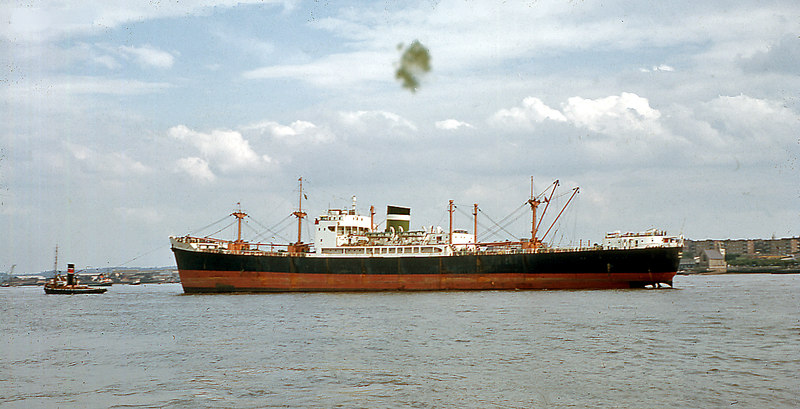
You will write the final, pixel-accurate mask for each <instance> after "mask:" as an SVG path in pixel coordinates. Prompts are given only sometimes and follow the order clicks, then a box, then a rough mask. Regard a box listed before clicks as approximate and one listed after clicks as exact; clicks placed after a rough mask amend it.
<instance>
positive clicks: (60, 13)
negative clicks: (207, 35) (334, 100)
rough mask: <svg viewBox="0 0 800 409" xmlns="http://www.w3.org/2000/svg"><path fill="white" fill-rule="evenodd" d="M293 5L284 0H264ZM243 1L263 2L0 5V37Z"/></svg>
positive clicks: (92, 28)
mask: <svg viewBox="0 0 800 409" xmlns="http://www.w3.org/2000/svg"><path fill="white" fill-rule="evenodd" d="M267 2H273V3H276V4H283V5H284V6H285V8H287V9H290V8H292V7H293V6H292V5H291V4H290V3H289V2H287V1H285V0H275V1H267ZM246 3H259V4H263V3H265V1H262V0H222V1H216V0H213V1H212V0H201V1H193V2H180V1H176V2H159V3H158V4H153V3H150V2H130V1H125V0H112V1H85V0H65V1H61V2H58V3H54V4H48V5H46V6H39V5H38V4H37V5H33V4H26V3H19V5H17V6H4V7H2V8H0V19H2V21H3V22H4V23H5V24H2V25H0V37H4V38H6V39H9V40H14V41H25V42H41V41H49V40H52V39H54V38H58V37H63V36H69V35H74V34H77V33H92V32H98V31H102V30H106V29H109V28H114V27H117V26H119V25H122V24H125V23H127V22H131V21H146V20H153V19H159V18H165V17H180V16H190V15H193V14H197V13H202V12H204V11H205V10H207V9H208V8H209V7H215V8H223V7H234V6H237V5H241V4H246Z"/></svg>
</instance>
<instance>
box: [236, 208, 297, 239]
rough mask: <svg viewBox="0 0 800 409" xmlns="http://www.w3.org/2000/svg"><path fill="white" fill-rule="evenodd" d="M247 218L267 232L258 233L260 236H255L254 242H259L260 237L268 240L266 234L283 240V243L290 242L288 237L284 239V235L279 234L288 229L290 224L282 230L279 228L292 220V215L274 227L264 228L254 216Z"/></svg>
mask: <svg viewBox="0 0 800 409" xmlns="http://www.w3.org/2000/svg"><path fill="white" fill-rule="evenodd" d="M247 217H248V218H249V219H250V220H252V221H253V222H254V223H255V224H257V225H258V226H259V227H261V228H262V229H264V230H266V231H262V232H258V234H257V235H256V236H255V238H254V240H258V239H259V237H263V238H266V237H267V236H266V234H267V233H272V237H277V238H279V239H281V240H283V241H285V242H287V243H288V242H289V240H288V239H287V238H286V237H283V236H282V235H281V234H280V233H279V232H280V231H282V230H284V229H286V228H287V227H288V224H287V225H286V226H284V227H281V228H280V229H279V228H278V226H280V225H281V224H283V223H285V222H286V221H287V220H290V219H291V218H292V215H291V214H290V215H287V216H286V217H284V218H283V219H281V221H279V222H277V223H275V224H274V225H273V226H272V227H266V226H264V225H263V224H261V223H260V222H259V221H258V220H256V219H254V218H253V216H249V215H248V216H247Z"/></svg>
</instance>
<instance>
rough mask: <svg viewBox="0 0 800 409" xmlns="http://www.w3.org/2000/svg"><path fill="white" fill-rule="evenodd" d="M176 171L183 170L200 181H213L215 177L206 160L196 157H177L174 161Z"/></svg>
mask: <svg viewBox="0 0 800 409" xmlns="http://www.w3.org/2000/svg"><path fill="white" fill-rule="evenodd" d="M175 165H176V167H177V170H178V171H182V172H185V173H186V174H188V175H189V176H191V177H193V178H195V179H196V180H198V181H200V182H206V183H207V182H213V181H214V179H216V176H215V175H214V172H212V171H211V168H209V167H208V162H206V161H205V160H203V159H200V158H197V157H189V158H182V159H178V161H177V162H176V164H175Z"/></svg>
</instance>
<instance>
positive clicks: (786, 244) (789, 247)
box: [683, 237, 800, 257]
mask: <svg viewBox="0 0 800 409" xmlns="http://www.w3.org/2000/svg"><path fill="white" fill-rule="evenodd" d="M704 250H716V251H720V250H722V251H723V254H730V255H734V254H736V255H743V256H789V255H797V253H798V252H800V237H789V238H782V239H736V240H732V239H727V240H712V239H706V240H689V239H685V240H684V241H683V251H684V256H690V257H695V256H700V255H701V254H702V253H703V251H704Z"/></svg>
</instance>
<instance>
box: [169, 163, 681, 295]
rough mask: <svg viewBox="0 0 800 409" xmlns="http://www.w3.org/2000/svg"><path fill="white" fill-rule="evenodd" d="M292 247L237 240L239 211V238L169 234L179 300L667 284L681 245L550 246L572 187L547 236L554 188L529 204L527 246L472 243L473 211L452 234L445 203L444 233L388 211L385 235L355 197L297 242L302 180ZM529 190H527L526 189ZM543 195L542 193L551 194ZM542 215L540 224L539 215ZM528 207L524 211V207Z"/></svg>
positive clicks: (638, 240)
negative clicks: (186, 296) (184, 296)
mask: <svg viewBox="0 0 800 409" xmlns="http://www.w3.org/2000/svg"><path fill="white" fill-rule="evenodd" d="M299 182H300V200H299V202H298V209H297V210H296V211H295V212H293V213H292V215H293V216H294V217H296V218H297V241H296V242H294V243H291V244H283V245H277V244H274V243H257V242H248V241H245V240H243V239H242V233H241V228H242V220H243V219H244V218H246V217H248V215H247V214H246V213H245V212H243V211H242V210H241V209H237V210H235V211H234V212H233V213H231V215H230V216H232V217H234V218H235V222H236V223H237V225H238V227H237V229H238V230H237V239H236V240H222V239H217V238H212V237H208V236H206V237H194V236H189V235H186V236H170V242H171V248H172V251H173V253H174V255H175V260H176V262H177V266H178V272H179V274H180V279H181V284H182V286H183V290H184V292H185V293H219V292H288V291H432V290H532V289H621V288H645V287H647V288H660V287H662V286H669V287H671V286H672V279H673V277H674V276H675V274H676V272H677V270H678V262H679V259H680V251H681V249H682V245H683V240H682V237H680V236H668V235H667V234H666V232H663V231H658V230H655V229H653V230H649V231H646V232H642V233H620V232H614V233H609V234H607V235H606V237H605V238H604V240H603V243H602V244H594V245H589V244H588V243H587V245H586V246H583V245H581V246H578V247H571V248H561V247H552V246H549V245H547V244H546V243H545V241H544V239H545V237H546V236H547V235H548V234H549V232H550V231H551V229H552V227H553V225H555V223H556V221H557V220H558V218H559V217H560V216H561V214H562V213H563V211H564V209H566V207H567V206H568V205H569V203H570V201H572V199H573V198H574V197H575V194H577V193H578V188H577V187H576V188H574V189H573V192H572V194H571V196H570V197H569V200H567V202H566V204H564V206H563V208H562V209H561V211H560V212H559V213H558V216H556V217H555V219H554V220H553V221H552V224H551V225H550V228H548V229H547V231H546V232H545V233H544V234H543V235H541V237H539V236H538V234H537V233H538V232H539V230H540V229H541V228H542V220H543V219H544V218H543V215H544V213H546V212H547V209H548V207H549V205H550V203H551V202H553V200H552V199H553V194H554V193H555V190H556V187H557V186H558V184H559V182H558V181H555V182H554V183H553V184H552V185H551V187H550V188H548V189H547V190H545V191H543V192H542V193H540V194H539V195H536V196H534V194H533V187H531V195H530V198H529V199H528V200H527V201H526V204H527V205H529V206H530V209H531V214H532V216H531V235H530V238H528V239H521V240H518V241H504V242H478V240H477V233H476V232H477V227H478V222H477V220H478V206H477V204H476V205H474V207H473V213H472V214H473V216H474V230H473V232H472V233H469V232H468V231H467V230H464V229H455V228H454V227H453V210H454V205H453V201H452V200H451V201H450V202H449V205H448V212H449V216H450V225H449V228H448V229H447V230H444V229H443V228H441V227H436V228H434V227H433V226H431V227H430V228H422V229H415V230H412V229H410V227H411V209H410V208H408V207H403V206H394V205H390V206H387V210H386V222H385V227H384V228H383V229H378V228H376V225H375V221H374V219H375V210H374V207H370V214H369V215H368V216H367V215H362V214H359V213H358V211H357V209H356V202H355V197H353V204H352V207H350V208H345V209H341V208H340V209H328V210H327V212H325V214H322V215H320V216H319V217H317V218H316V219H315V220H314V222H313V223H314V230H315V237H314V241H313V242H311V243H304V242H303V241H302V234H301V233H302V223H303V220H304V219H306V216H307V215H306V213H305V212H304V211H303V210H302V209H303V196H304V195H303V189H302V178H301V179H300V180H299ZM531 186H533V184H532V183H531ZM548 192H549V194H548ZM542 204H544V205H545V206H544V211H543V212H542V215H540V217H539V218H537V210H538V207H539V206H540V205H542ZM524 205H525V204H523V206H524Z"/></svg>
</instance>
